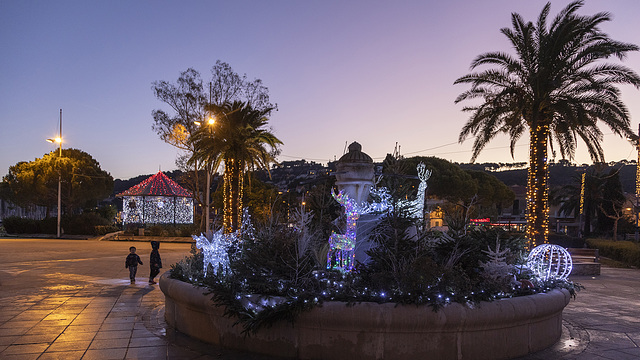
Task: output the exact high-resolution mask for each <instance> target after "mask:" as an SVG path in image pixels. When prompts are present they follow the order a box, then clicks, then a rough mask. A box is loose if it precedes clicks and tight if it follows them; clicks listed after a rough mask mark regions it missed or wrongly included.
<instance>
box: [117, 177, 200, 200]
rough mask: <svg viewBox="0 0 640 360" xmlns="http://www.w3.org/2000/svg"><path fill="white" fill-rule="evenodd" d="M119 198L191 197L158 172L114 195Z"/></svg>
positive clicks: (183, 189) (188, 192)
mask: <svg viewBox="0 0 640 360" xmlns="http://www.w3.org/2000/svg"><path fill="white" fill-rule="evenodd" d="M116 196H118V197H121V196H180V197H191V192H190V191H188V190H186V189H185V188H183V187H182V186H180V185H178V184H177V183H176V182H175V181H173V180H171V179H169V178H168V177H167V175H165V174H164V173H162V172H161V171H158V173H157V174H155V175H153V176H151V177H149V178H147V179H146V180H145V181H143V182H141V183H140V184H138V185H136V186H133V187H131V188H129V190H126V191H123V192H121V193H120V194H118V195H116Z"/></svg>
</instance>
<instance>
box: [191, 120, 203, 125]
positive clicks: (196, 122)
mask: <svg viewBox="0 0 640 360" xmlns="http://www.w3.org/2000/svg"><path fill="white" fill-rule="evenodd" d="M193 123H194V124H196V125H198V126H200V125H202V123H201V122H200V121H194V122H193Z"/></svg>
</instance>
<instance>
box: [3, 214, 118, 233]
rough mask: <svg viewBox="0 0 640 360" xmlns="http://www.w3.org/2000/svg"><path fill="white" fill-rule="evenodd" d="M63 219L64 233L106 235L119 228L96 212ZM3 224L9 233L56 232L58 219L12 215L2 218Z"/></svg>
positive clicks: (67, 216)
mask: <svg viewBox="0 0 640 360" xmlns="http://www.w3.org/2000/svg"><path fill="white" fill-rule="evenodd" d="M61 220H62V222H61V227H62V230H63V232H64V234H69V235H104V234H106V233H108V232H113V231H117V228H116V227H115V226H113V225H112V224H111V222H110V221H109V220H107V219H105V218H103V217H101V216H100V215H98V214H96V213H84V214H80V215H65V216H63V217H62V219H61ZM2 225H3V226H4V228H5V230H6V231H7V233H9V234H55V233H56V232H57V226H58V219H57V218H55V217H49V218H46V219H43V220H34V219H26V218H21V217H18V216H10V217H7V218H4V219H3V220H2Z"/></svg>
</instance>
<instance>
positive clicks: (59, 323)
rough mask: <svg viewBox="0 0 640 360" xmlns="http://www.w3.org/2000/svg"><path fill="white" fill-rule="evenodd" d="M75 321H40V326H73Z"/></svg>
mask: <svg viewBox="0 0 640 360" xmlns="http://www.w3.org/2000/svg"><path fill="white" fill-rule="evenodd" d="M72 321H73V318H71V319H58V320H46V319H45V320H42V321H40V324H42V325H44V326H56V325H69V324H71V322H72Z"/></svg>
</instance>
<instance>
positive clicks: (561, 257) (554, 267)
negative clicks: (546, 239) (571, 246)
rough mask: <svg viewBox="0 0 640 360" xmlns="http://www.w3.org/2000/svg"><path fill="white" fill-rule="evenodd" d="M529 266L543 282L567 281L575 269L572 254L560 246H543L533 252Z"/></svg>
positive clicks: (529, 259)
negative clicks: (553, 280) (552, 280)
mask: <svg viewBox="0 0 640 360" xmlns="http://www.w3.org/2000/svg"><path fill="white" fill-rule="evenodd" d="M527 266H528V267H529V269H531V271H533V273H534V275H535V276H536V277H537V278H538V279H540V280H542V281H547V280H551V279H557V280H566V279H567V277H568V276H569V274H571V270H572V269H573V261H572V260H571V254H569V252H568V251H567V249H565V248H563V247H562V246H559V245H551V244H542V245H540V246H536V247H535V248H533V250H531V252H530V253H529V256H528V257H527Z"/></svg>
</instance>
